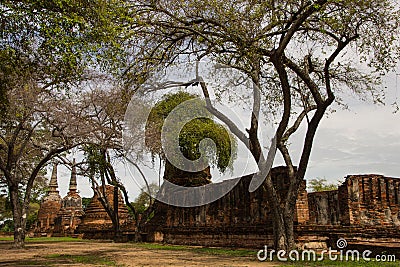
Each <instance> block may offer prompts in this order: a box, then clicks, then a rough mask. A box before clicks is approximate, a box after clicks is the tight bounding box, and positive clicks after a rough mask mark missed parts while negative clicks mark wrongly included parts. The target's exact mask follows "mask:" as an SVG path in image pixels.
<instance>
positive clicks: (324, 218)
mask: <svg viewBox="0 0 400 267" xmlns="http://www.w3.org/2000/svg"><path fill="white" fill-rule="evenodd" d="M308 204H309V206H308V210H309V214H310V217H309V221H308V223H309V224H319V225H337V224H340V220H339V201H338V190H332V191H323V192H313V193H308Z"/></svg>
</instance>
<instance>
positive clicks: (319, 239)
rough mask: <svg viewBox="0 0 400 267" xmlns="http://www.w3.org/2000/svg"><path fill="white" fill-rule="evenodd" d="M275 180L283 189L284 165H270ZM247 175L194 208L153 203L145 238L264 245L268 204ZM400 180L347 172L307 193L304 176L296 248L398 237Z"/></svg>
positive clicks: (268, 228)
mask: <svg viewBox="0 0 400 267" xmlns="http://www.w3.org/2000/svg"><path fill="white" fill-rule="evenodd" d="M271 175H272V178H273V182H274V184H275V185H276V186H277V187H278V188H279V189H280V190H281V192H284V191H285V188H287V184H288V181H287V179H288V178H287V177H288V176H287V169H286V168H285V167H277V168H274V169H272V173H271ZM251 178H252V177H251V176H246V177H242V178H241V180H240V181H239V183H238V184H237V185H236V186H235V188H234V189H233V190H231V191H230V192H229V193H228V194H226V195H225V196H224V197H222V198H220V199H219V200H217V201H215V202H213V203H210V204H208V205H204V206H201V207H194V208H181V207H172V206H168V205H166V204H163V203H157V207H156V212H155V216H154V218H153V219H152V221H150V223H149V224H148V233H151V234H149V236H148V239H149V240H153V241H163V242H167V243H173V244H188V245H206V246H235V247H263V246H264V245H268V246H272V245H273V239H272V238H273V236H272V222H271V215H270V212H271V210H270V205H269V204H268V201H267V200H266V195H265V194H266V192H265V190H264V189H263V188H262V187H260V188H258V189H257V190H256V191H255V192H252V193H250V192H249V191H248V187H249V183H250V180H251ZM399 186H400V179H398V178H389V177H384V176H382V175H351V176H347V177H346V179H345V182H344V183H343V184H342V185H341V186H340V187H339V189H338V190H333V191H323V192H314V193H308V192H307V191H306V183H305V181H303V183H302V186H301V189H300V190H299V194H298V200H297V204H296V211H295V233H296V239H297V243H298V245H299V246H300V247H303V248H304V247H327V246H330V245H331V246H334V244H335V242H336V240H337V239H338V238H339V237H343V238H346V239H348V240H349V242H352V243H353V244H363V243H368V242H370V241H369V240H370V239H371V238H374V243H376V244H382V245H385V244H388V243H389V244H393V243H394V242H399V241H400V224H399V219H400V214H399V207H400V202H399V195H400V191H399V190H400V187H399Z"/></svg>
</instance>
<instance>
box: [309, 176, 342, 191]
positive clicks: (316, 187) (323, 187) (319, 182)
mask: <svg viewBox="0 0 400 267" xmlns="http://www.w3.org/2000/svg"><path fill="white" fill-rule="evenodd" d="M308 187H309V189H310V190H311V191H312V192H321V191H331V190H337V189H338V184H333V183H328V181H327V180H326V179H325V178H315V179H311V180H310V181H309V186H308Z"/></svg>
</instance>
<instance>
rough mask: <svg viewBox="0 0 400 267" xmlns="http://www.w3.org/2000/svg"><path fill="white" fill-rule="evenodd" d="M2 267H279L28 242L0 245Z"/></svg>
mask: <svg viewBox="0 0 400 267" xmlns="http://www.w3.org/2000/svg"><path fill="white" fill-rule="evenodd" d="M0 266H25V267H27V266H36V267H37V266H86V267H93V266H121V267H122V266H125V267H130V266H212V267H217V266H277V265H276V264H272V263H268V262H258V261H257V260H256V256H255V255H254V257H250V256H243V257H236V256H230V255H229V256H225V255H211V254H209V253H199V252H193V251H190V250H162V249H149V248H145V247H141V246H138V245H135V244H117V243H111V242H92V241H91V242H43V243H35V242H29V243H27V244H26V249H23V250H16V249H12V248H11V243H10V242H0Z"/></svg>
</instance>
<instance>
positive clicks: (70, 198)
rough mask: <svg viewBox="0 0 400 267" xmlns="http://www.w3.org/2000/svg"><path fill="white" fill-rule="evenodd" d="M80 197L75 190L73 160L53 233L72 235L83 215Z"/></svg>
mask: <svg viewBox="0 0 400 267" xmlns="http://www.w3.org/2000/svg"><path fill="white" fill-rule="evenodd" d="M83 214H84V212H83V208H82V198H81V197H80V195H79V194H78V192H77V183H76V167H75V160H74V165H73V166H72V172H71V178H70V181H69V191H68V193H67V195H66V196H65V197H64V198H63V200H62V204H61V208H60V210H59V212H58V214H57V217H56V219H55V221H54V222H55V225H54V233H53V235H58V236H66V235H72V234H74V232H75V229H76V228H77V227H78V225H79V224H80V223H81V218H82V216H83Z"/></svg>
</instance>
